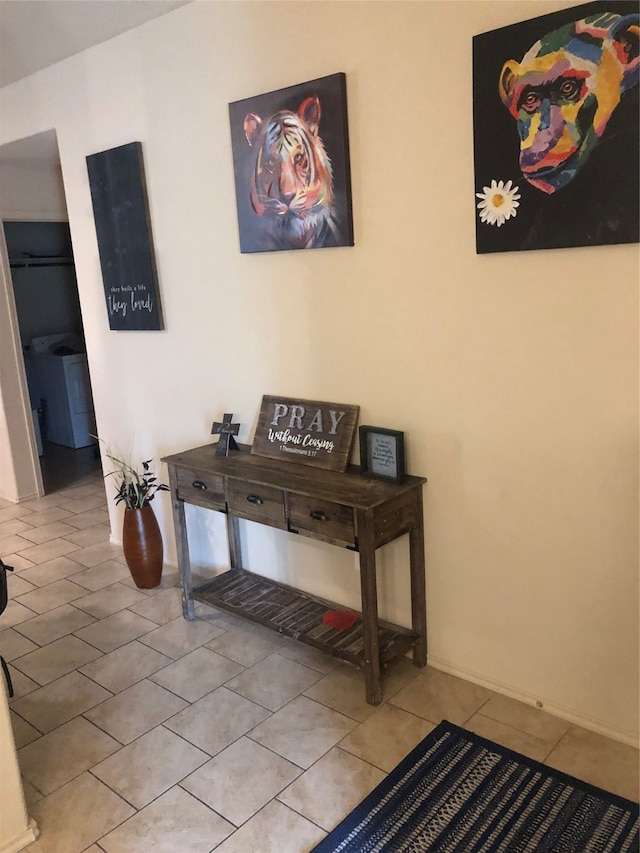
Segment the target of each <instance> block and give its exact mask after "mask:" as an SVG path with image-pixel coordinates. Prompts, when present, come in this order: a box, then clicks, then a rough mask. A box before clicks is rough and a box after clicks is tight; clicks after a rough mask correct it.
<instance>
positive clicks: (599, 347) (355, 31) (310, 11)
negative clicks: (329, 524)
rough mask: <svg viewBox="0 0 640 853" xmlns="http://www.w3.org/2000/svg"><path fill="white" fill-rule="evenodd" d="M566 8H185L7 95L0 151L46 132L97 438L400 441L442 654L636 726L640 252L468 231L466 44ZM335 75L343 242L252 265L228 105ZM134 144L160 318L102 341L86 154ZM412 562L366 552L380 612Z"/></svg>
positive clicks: (207, 523)
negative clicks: (309, 410) (325, 420)
mask: <svg viewBox="0 0 640 853" xmlns="http://www.w3.org/2000/svg"><path fill="white" fill-rule="evenodd" d="M563 5H564V6H568V5H571V4H570V3H554V2H536V3H533V2H531V3H528V2H500V3H496V2H482V0H478V2H455V3H452V2H409V3H402V2H375V3H374V2H366V3H365V2H354V3H352V2H340V3H338V2H316V3H297V2H295V3H286V2H282V3H275V2H257V3H252V2H244V3H217V2H198V0H196V2H194V3H192V4H190V5H188V6H185V7H183V8H181V9H179V10H177V11H176V12H173V13H171V14H168V15H166V16H164V17H162V18H160V19H159V20H157V21H155V22H152V23H150V24H148V25H146V26H143V27H140V28H138V29H137V30H135V31H133V32H131V33H128V34H125V35H124V36H121V37H119V38H117V39H114V40H113V41H111V42H109V43H107V44H104V45H101V46H98V47H96V48H93V49H91V50H89V51H87V52H85V53H83V54H80V55H78V56H76V57H74V58H72V59H70V60H67V61H65V62H62V63H60V64H58V65H57V66H54V67H52V68H50V69H48V70H47V71H44V72H42V73H40V74H37V75H34V76H33V77H31V78H29V79H27V80H25V81H22V82H20V83H17V84H14V85H12V86H9V87H6V88H5V89H4V90H3V91H2V93H1V94H2V101H1V103H0V108H1V109H2V115H3V122H2V127H1V128H0V133H1V134H2V137H1V138H0V142H4V141H9V140H13V139H18V138H21V137H24V136H27V135H29V134H32V133H38V132H40V131H42V130H47V129H51V128H55V130H56V132H57V137H58V143H59V147H60V154H61V161H62V171H63V176H64V184H65V192H66V198H67V206H68V211H69V220H70V224H71V231H72V237H73V242H74V255H75V259H76V266H77V276H78V282H79V289H80V299H81V304H82V311H83V317H84V324H85V333H86V337H87V344H88V352H89V360H90V366H91V373H92V384H93V391H94V397H95V404H96V412H97V417H98V425H99V431H100V434H101V436H102V437H103V438H104V439H106V440H108V441H109V442H110V443H111V445H112V446H113V447H115V448H118V449H119V450H121V452H127V451H128V450H129V449H130V448H133V452H134V456H138V458H139V457H140V456H142V457H143V458H147V457H148V456H151V455H154V456H156V457H159V456H162V455H164V454H167V453H170V452H174V451H178V450H180V449H185V448H187V447H189V446H194V445H197V444H204V443H206V442H208V441H209V440H210V436H209V429H210V425H211V422H212V420H213V419H214V418H217V417H219V416H220V415H221V414H222V413H223V412H230V411H232V412H234V413H235V414H236V416H237V418H238V419H239V420H240V421H241V422H242V424H243V428H242V432H241V436H240V438H241V440H245V441H246V440H250V438H251V436H252V433H253V429H254V426H255V419H256V415H257V411H258V408H259V404H260V399H261V396H262V394H263V393H271V394H283V395H288V396H296V395H298V396H301V397H308V398H315V399H326V400H335V401H344V402H349V403H356V404H359V405H360V407H361V417H360V421H361V423H373V424H378V425H380V426H387V427H392V428H397V429H403V430H405V432H406V435H407V444H408V462H409V469H410V471H411V472H413V473H418V474H424V475H426V476H427V477H428V478H429V483H428V485H427V487H426V490H425V501H426V508H425V514H426V526H427V559H428V567H427V589H428V609H429V619H430V622H429V644H430V661H431V662H432V663H433V664H434V665H435V666H438V667H441V668H444V669H446V670H449V671H451V672H456V673H460V674H462V675H464V676H466V677H468V678H471V679H473V680H476V681H478V682H480V683H483V684H488V685H490V686H493V687H496V688H497V689H499V690H503V691H505V692H507V693H509V694H510V695H513V696H517V697H519V698H522V699H524V700H526V701H529V702H534V701H536V700H537V701H540V702H542V703H543V704H544V706H545V707H547V708H548V709H549V710H552V711H554V712H555V713H559V714H561V715H563V716H565V717H568V718H570V719H573V720H577V721H578V722H582V723H583V724H584V725H587V726H589V727H592V728H595V729H598V730H601V731H605V732H608V733H610V734H613V735H614V736H617V737H620V738H622V739H625V740H629V741H633V740H635V738H636V737H637V719H638V607H637V601H638V596H637V582H638V454H637V442H638V288H637V284H638V275H637V270H638V266H637V264H638V252H637V247H636V246H613V247H600V248H591V249H569V250H562V251H538V252H527V253H510V254H506V255H489V256H482V257H479V256H477V255H476V254H475V248H474V216H475V213H474V196H473V193H474V180H473V155H472V124H471V37H472V35H474V34H476V33H480V32H483V31H486V30H488V29H491V28H493V27H497V26H502V25H506V24H509V23H513V22H516V21H518V20H522V19H523V18H526V17H530V16H533V15H536V14H543V13H545V12H549V11H554V10H555V9H558V8H560V7H561V6H563ZM336 71H344V72H346V74H347V89H348V102H349V131H350V138H351V162H352V180H353V206H354V225H355V239H356V246H355V247H354V248H343V249H328V250H323V251H319V252H290V253H272V254H266V255H241V254H240V253H239V249H238V237H237V226H236V221H235V196H234V183H233V172H232V158H231V150H230V141H229V127H228V112H227V105H228V103H229V102H230V101H233V100H237V99H240V98H244V97H248V96H250V95H254V94H258V93H260V92H265V91H269V90H272V89H276V88H280V87H282V86H286V85H290V84H293V83H297V82H301V81H304V80H309V79H313V78H314V77H320V76H323V75H326V74H331V73H334V72H336ZM133 140H140V141H141V142H142V144H143V150H144V157H145V167H146V173H147V181H148V189H149V197H150V205H151V218H152V227H153V233H154V240H155V244H156V252H157V260H158V267H159V275H160V289H161V294H162V301H163V307H164V315H165V318H166V331H164V332H162V333H116V332H110V331H109V329H108V323H107V318H106V312H105V306H104V298H103V291H102V282H101V277H100V269H99V262H98V254H97V245H96V237H95V229H94V226H93V218H92V211H91V199H90V195H89V187H88V181H87V174H86V166H85V157H86V155H87V154H91V153H94V152H96V151H101V150H104V149H107V148H110V147H112V146H115V145H120V144H123V143H126V142H130V141H133ZM155 506H156V508H157V511H158V515H159V517H160V521H161V524H162V526H163V529H164V533H165V540H166V542H167V547H168V555H169V557H170V559H174V558H175V550H174V546H173V533H172V524H171V520H170V511H169V503H168V500H167V499H166V496H164V495H161V496H160V497H159V499H158V501H157V502H156V504H155ZM189 515H190V519H191V522H192V533H191V544H192V548H193V553H194V556H195V558H196V560H197V561H198V562H199V563H202V564H207V565H212V564H215V565H221V564H224V562H225V560H226V552H225V549H224V535H223V528H222V525H221V523H220V518H219V517H217V516H214V514H207V513H205V512H201V511H193V512H190V513H189ZM112 522H113V525H114V537H116V538H118V537H119V535H120V529H119V525H120V520H119V516H118V515H117V512H116V510H115V508H114V507H112ZM243 535H244V537H245V539H246V544H247V548H248V553H249V567H250V568H253V569H255V570H258V571H264V572H266V573H269V574H272V575H276V576H278V577H281V578H282V579H284V580H285V581H289V582H293V583H298V584H301V585H303V586H305V587H307V588H309V589H312V590H314V591H316V592H319V593H322V594H324V595H326V596H329V597H332V598H334V599H335V600H338V601H343V602H344V603H345V604H352V605H355V604H357V600H358V575H357V572H356V571H355V565H356V563H355V558H354V556H353V555H352V554H350V553H348V552H341V551H339V550H338V549H334V548H331V547H330V546H324V545H322V544H319V543H314V542H311V541H300V540H299V539H298V538H293V537H288V536H287V535H286V534H283V533H279V532H276V531H271V530H268V529H266V528H262V527H260V526H258V525H247V526H246V527H245V528H244V532H243ZM406 556H407V546H406V543H405V542H403V541H400V542H397V543H393V544H392V545H391V546H388V547H387V548H385V549H384V550H383V553H382V555H381V560H380V588H381V590H382V593H383V599H384V602H383V611H384V613H385V615H386V616H388V617H389V618H393V619H396V620H399V621H402V622H404V623H405V624H406V623H407V622H408V620H409V601H408V595H407V588H408V576H407V575H408V573H407V569H406Z"/></svg>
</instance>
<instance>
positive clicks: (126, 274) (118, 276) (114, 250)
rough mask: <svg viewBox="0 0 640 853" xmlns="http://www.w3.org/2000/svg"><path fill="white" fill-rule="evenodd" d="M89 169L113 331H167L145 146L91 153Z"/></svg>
mask: <svg viewBox="0 0 640 853" xmlns="http://www.w3.org/2000/svg"><path fill="white" fill-rule="evenodd" d="M87 170H88V172H89V185H90V188H91V201H92V203H93V215H94V219H95V223H96V234H97V237H98V250H99V253H100V266H101V268H102V281H103V284H104V293H105V299H106V303H107V314H108V316H109V328H111V329H114V330H146V331H153V330H158V329H162V328H163V324H162V313H161V311H160V303H159V299H158V287H157V275H156V267H155V259H154V255H153V243H152V239H151V228H150V221H149V207H148V202H147V192H146V186H145V180H144V168H143V163H142V146H141V144H140V143H139V142H130V143H129V144H128V145H121V146H119V147H118V148H111V149H109V150H108V151H101V152H99V153H98V154H90V155H89V156H88V157H87Z"/></svg>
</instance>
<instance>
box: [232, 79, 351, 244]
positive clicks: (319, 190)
mask: <svg viewBox="0 0 640 853" xmlns="http://www.w3.org/2000/svg"><path fill="white" fill-rule="evenodd" d="M229 117H230V122H231V141H232V150H233V161H234V173H235V182H236V201H237V209H238V226H239V231H240V250H241V252H243V253H244V252H268V251H278V250H280V251H281V250H287V249H321V248H327V247H331V246H352V245H353V225H352V215H351V186H350V171H349V148H348V133H347V114H346V85H345V75H344V74H333V75H330V76H329V77H322V78H320V79H318V80H312V81H310V82H308V83H302V84H299V85H296V86H290V87H289V88H287V89H281V90H278V91H275V92H270V93H268V94H265V95H258V96H256V97H253V98H247V99H244V100H242V101H236V102H234V103H232V104H230V105H229Z"/></svg>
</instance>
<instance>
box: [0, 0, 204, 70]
mask: <svg viewBox="0 0 640 853" xmlns="http://www.w3.org/2000/svg"><path fill="white" fill-rule="evenodd" d="M187 2H190V0H0V86H7V85H8V84H9V83H15V82H16V80H21V79H22V78H23V77H28V76H29V75H30V74H33V73H35V72H36V71H40V70H42V69H43V68H47V67H48V66H49V65H53V64H54V63H55V62H59V61H60V60H61V59H66V58H67V57H69V56H73V55H74V54H76V53H80V51H82V50H86V49H87V48H88V47H93V46H94V45H96V44H100V43H101V42H103V41H108V40H109V39H111V38H113V37H114V36H117V35H120V34H121V33H124V32H126V31H127V30H132V29H134V27H138V26H140V24H144V23H146V22H147V21H150V20H152V19H153V18H158V17H160V15H165V14H166V13H167V12H171V11H172V10H173V9H176V8H177V7H178V6H184V5H185V3H187Z"/></svg>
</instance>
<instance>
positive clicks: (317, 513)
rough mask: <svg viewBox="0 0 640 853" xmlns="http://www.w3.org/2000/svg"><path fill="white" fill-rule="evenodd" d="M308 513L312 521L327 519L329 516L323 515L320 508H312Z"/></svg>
mask: <svg viewBox="0 0 640 853" xmlns="http://www.w3.org/2000/svg"><path fill="white" fill-rule="evenodd" d="M309 515H310V516H311V518H313V520H314V521H329V516H328V515H325V513H324V512H322V510H321V509H312V510H311V512H310V513H309Z"/></svg>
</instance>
